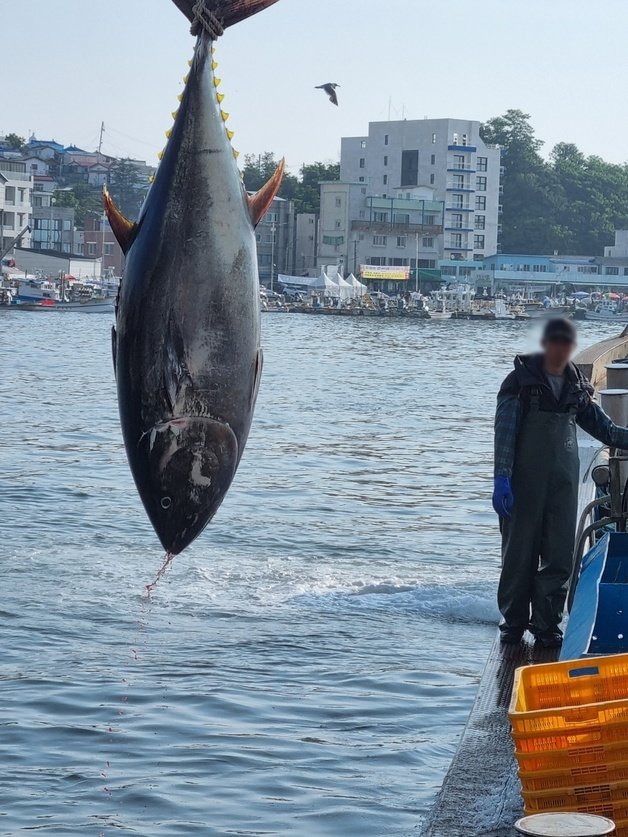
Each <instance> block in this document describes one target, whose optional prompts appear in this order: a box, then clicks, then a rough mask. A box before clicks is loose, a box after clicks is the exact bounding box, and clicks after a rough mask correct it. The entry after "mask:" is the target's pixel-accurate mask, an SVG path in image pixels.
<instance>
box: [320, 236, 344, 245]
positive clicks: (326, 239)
mask: <svg viewBox="0 0 628 837" xmlns="http://www.w3.org/2000/svg"><path fill="white" fill-rule="evenodd" d="M344 243H345V237H344V235H324V236H323V244H329V245H331V246H332V247H340V245H341V244H344Z"/></svg>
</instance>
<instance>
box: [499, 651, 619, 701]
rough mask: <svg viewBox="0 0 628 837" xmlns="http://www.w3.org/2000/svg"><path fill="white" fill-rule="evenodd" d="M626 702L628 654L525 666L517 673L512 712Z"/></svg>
mask: <svg viewBox="0 0 628 837" xmlns="http://www.w3.org/2000/svg"><path fill="white" fill-rule="evenodd" d="M616 700H628V654H613V655H611V656H610V657H595V658H594V659H592V658H588V659H585V660H567V661H566V662H562V663H547V664H545V665H536V666H525V667H524V668H520V669H518V670H517V672H516V675H515V687H514V691H513V700H512V704H511V707H510V709H511V712H513V713H515V714H517V713H522V712H533V711H535V710H540V709H556V708H557V707H567V706H569V707H573V706H584V705H586V704H589V703H607V702H608V701H616Z"/></svg>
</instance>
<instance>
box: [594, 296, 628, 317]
mask: <svg viewBox="0 0 628 837" xmlns="http://www.w3.org/2000/svg"><path fill="white" fill-rule="evenodd" d="M585 319H587V320H593V321H597V322H604V323H628V308H625V309H624V308H620V306H619V305H618V304H617V303H616V302H614V301H613V300H612V299H603V300H602V302H600V303H599V304H598V305H596V307H595V308H594V309H593V310H587V312H586V317H585Z"/></svg>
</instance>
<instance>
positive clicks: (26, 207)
mask: <svg viewBox="0 0 628 837" xmlns="http://www.w3.org/2000/svg"><path fill="white" fill-rule="evenodd" d="M32 189H33V178H32V176H31V174H30V173H29V172H28V171H27V167H26V163H24V162H21V161H19V160H12V159H2V158H0V251H2V250H4V249H6V248H7V247H9V246H10V244H11V242H12V241H13V240H14V239H15V237H16V236H17V235H18V234H19V233H20V232H21V231H22V230H23V229H24V228H25V227H26V226H28V225H29V224H30V223H31V214H32V204H31V193H32ZM22 246H26V247H28V246H30V234H27V235H25V236H24V238H23V239H22Z"/></svg>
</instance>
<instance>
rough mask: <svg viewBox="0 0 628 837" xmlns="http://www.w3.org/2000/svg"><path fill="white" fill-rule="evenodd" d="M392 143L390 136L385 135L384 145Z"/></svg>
mask: <svg viewBox="0 0 628 837" xmlns="http://www.w3.org/2000/svg"><path fill="white" fill-rule="evenodd" d="M389 142H390V137H389V135H388V134H384V145H388V143H389Z"/></svg>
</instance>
